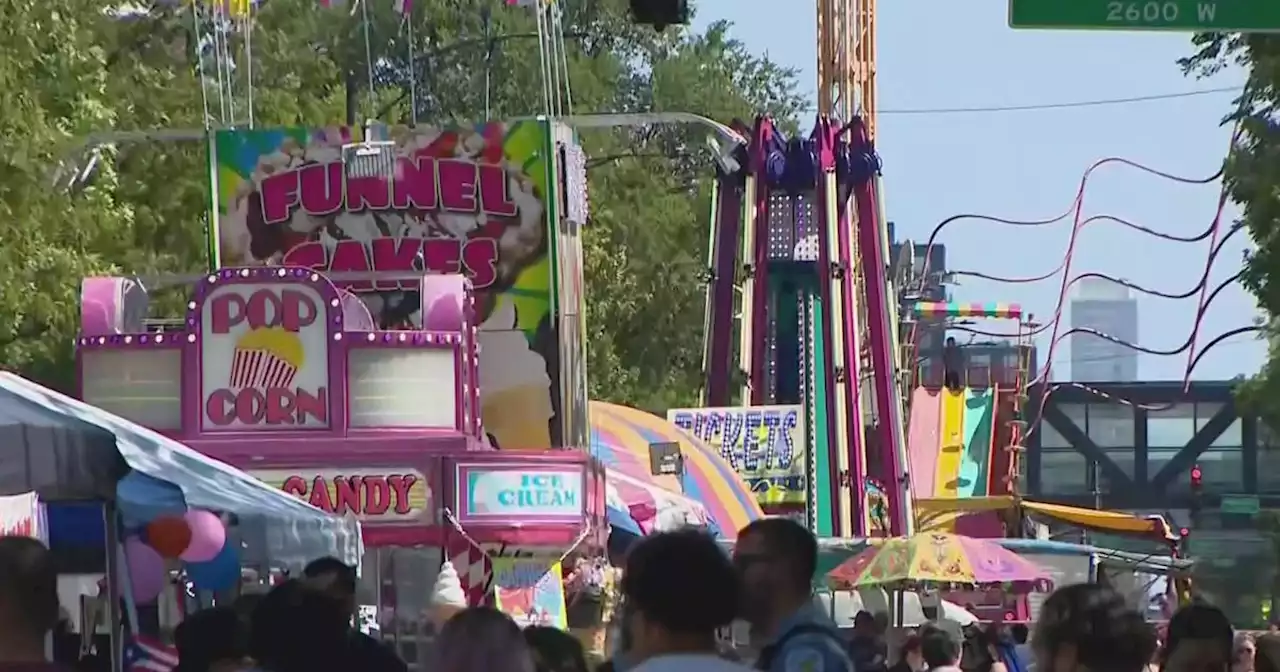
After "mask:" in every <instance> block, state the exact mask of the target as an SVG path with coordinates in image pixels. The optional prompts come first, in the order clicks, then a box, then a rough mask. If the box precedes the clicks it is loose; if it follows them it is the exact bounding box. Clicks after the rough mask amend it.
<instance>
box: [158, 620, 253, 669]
mask: <svg viewBox="0 0 1280 672" xmlns="http://www.w3.org/2000/svg"><path fill="white" fill-rule="evenodd" d="M173 642H174V645H175V646H176V647H177V648H178V657H179V658H180V659H181V662H180V663H179V664H178V667H177V668H176V672H188V671H196V670H201V671H208V672H234V671H238V670H248V669H250V668H251V667H252V665H251V664H250V660H249V628H248V621H247V620H246V619H244V618H242V617H241V615H240V614H239V613H238V612H237V611H236V610H235V609H234V608H232V607H213V608H210V609H202V610H200V611H197V612H196V613H194V614H191V615H190V616H187V618H186V620H184V621H183V622H182V623H180V624H178V627H177V629H176V630H174V632H173Z"/></svg>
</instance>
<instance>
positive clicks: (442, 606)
mask: <svg viewBox="0 0 1280 672" xmlns="http://www.w3.org/2000/svg"><path fill="white" fill-rule="evenodd" d="M466 608H467V594H466V592H465V591H463V590H462V579H461V578H459V577H458V570H457V569H455V568H454V566H453V563H452V562H448V561H446V562H445V563H444V564H442V565H440V573H439V574H437V575H436V585H435V587H433V588H432V589H431V620H432V622H433V623H434V624H435V626H436V628H437V629H439V628H441V627H443V626H444V622H445V621H447V620H449V619H450V618H452V617H453V615H454V614H456V613H458V612H460V611H462V610H463V609H466Z"/></svg>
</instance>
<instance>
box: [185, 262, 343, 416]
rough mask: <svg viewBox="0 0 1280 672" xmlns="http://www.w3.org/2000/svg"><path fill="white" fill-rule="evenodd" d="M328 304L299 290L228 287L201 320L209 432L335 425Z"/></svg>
mask: <svg viewBox="0 0 1280 672" xmlns="http://www.w3.org/2000/svg"><path fill="white" fill-rule="evenodd" d="M324 315H325V313H324V299H323V297H321V296H320V294H319V292H317V291H316V290H315V289H313V288H311V287H307V286H305V285H298V284H229V285H223V286H221V287H217V288H215V289H213V290H212V291H210V292H209V294H208V295H207V296H206V297H205V300H204V305H203V307H202V315H201V318H202V319H201V334H200V337H201V338H200V367H201V368H200V385H201V389H202V397H201V399H202V404H201V407H202V423H201V424H202V425H203V428H204V429H205V430H206V431H207V430H211V429H212V430H224V429H228V430H229V429H247V428H253V429H298V428H327V427H328V426H329V361H328V329H327V326H326V324H325V319H324Z"/></svg>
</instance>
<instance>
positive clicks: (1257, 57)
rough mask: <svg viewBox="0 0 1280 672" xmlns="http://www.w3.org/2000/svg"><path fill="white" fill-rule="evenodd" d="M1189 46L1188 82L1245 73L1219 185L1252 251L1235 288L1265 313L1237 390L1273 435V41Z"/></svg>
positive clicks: (1279, 286) (1276, 207)
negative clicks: (1254, 369)
mask: <svg viewBox="0 0 1280 672" xmlns="http://www.w3.org/2000/svg"><path fill="white" fill-rule="evenodd" d="M1192 43H1193V44H1194V45H1195V46H1196V47H1197V49H1198V51H1197V52H1196V53H1195V54H1194V55H1192V56H1190V57H1188V58H1185V59H1183V60H1181V61H1180V65H1181V66H1182V67H1183V70H1184V71H1185V72H1187V73H1188V74H1191V75H1195V76H1198V77H1211V76H1213V75H1215V74H1217V73H1218V72H1220V71H1222V70H1223V69H1224V68H1225V67H1227V66H1228V65H1231V64H1236V65H1241V66H1243V67H1244V68H1246V70H1247V72H1248V79H1247V82H1246V85H1245V87H1244V89H1243V91H1242V92H1241V94H1240V95H1239V96H1238V97H1237V98H1236V99H1235V101H1234V110H1230V111H1228V112H1227V114H1226V115H1225V117H1224V119H1223V123H1226V124H1232V125H1238V126H1237V137H1236V139H1235V142H1234V144H1233V146H1232V150H1231V152H1230V154H1229V155H1228V157H1227V160H1226V164H1225V166H1224V170H1225V172H1224V178H1223V179H1224V181H1225V185H1226V188H1227V194H1228V195H1229V197H1230V198H1231V201H1232V202H1234V203H1236V204H1237V205H1239V206H1240V207H1241V210H1242V213H1243V214H1242V217H1241V219H1240V224H1242V225H1243V226H1244V227H1245V228H1246V230H1247V232H1248V234H1249V237H1250V238H1251V239H1252V240H1253V243H1254V247H1253V249H1251V250H1249V251H1248V252H1247V253H1246V255H1245V259H1244V275H1243V276H1242V282H1243V284H1244V286H1245V288H1246V289H1248V290H1249V292H1250V293H1252V294H1253V295H1254V297H1255V298H1256V299H1257V300H1258V305H1259V307H1260V308H1262V310H1263V311H1264V314H1265V316H1266V320H1267V322H1268V323H1267V325H1266V329H1265V331H1264V335H1265V336H1266V337H1267V339H1268V342H1269V343H1270V347H1269V354H1268V358H1267V362H1266V363H1265V364H1264V365H1263V368H1262V370H1261V371H1259V372H1258V374H1257V375H1256V376H1254V377H1253V378H1252V379H1251V380H1249V381H1247V382H1246V383H1244V384H1243V385H1241V387H1240V399H1241V402H1242V404H1243V405H1244V406H1245V407H1247V408H1249V409H1250V410H1252V411H1253V412H1256V413H1257V414H1258V415H1259V417H1261V418H1262V419H1263V421H1264V422H1266V423H1267V424H1268V425H1269V426H1271V427H1280V340H1277V339H1278V337H1280V332H1277V330H1276V324H1275V322H1274V320H1275V318H1276V317H1277V316H1280V161H1278V160H1280V126H1277V124H1276V120H1275V113H1276V110H1277V109H1278V107H1280V38H1277V37H1275V36H1271V35H1242V34H1225V33H1205V34H1200V35H1196V36H1195V38H1194V39H1193V40H1192Z"/></svg>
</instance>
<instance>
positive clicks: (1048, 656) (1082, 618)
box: [1031, 583, 1231, 672]
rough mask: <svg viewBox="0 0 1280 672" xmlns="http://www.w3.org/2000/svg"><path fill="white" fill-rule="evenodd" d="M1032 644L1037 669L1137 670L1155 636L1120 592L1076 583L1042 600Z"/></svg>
mask: <svg viewBox="0 0 1280 672" xmlns="http://www.w3.org/2000/svg"><path fill="white" fill-rule="evenodd" d="M1031 646H1032V648H1033V649H1034V652H1035V659H1036V669H1037V670H1038V672H1076V671H1077V670H1082V669H1083V670H1090V671H1092V672H1140V671H1141V670H1142V669H1143V668H1145V667H1146V665H1147V663H1148V661H1150V660H1151V655H1152V653H1154V652H1155V647H1156V638H1155V631H1154V630H1152V628H1151V626H1150V625H1148V624H1147V622H1146V621H1145V620H1144V619H1143V618H1142V615H1141V614H1139V613H1138V612H1137V611H1135V610H1134V609H1132V608H1130V607H1129V605H1128V603H1127V602H1126V601H1125V599H1124V597H1123V596H1122V595H1120V594H1119V593H1117V592H1116V591H1114V590H1112V589H1111V588H1108V587H1106V586H1103V585H1100V584H1097V583H1078V584H1075V585H1070V586H1065V587H1063V588H1059V589H1058V590H1056V591H1054V593H1053V594H1052V595H1050V596H1049V597H1048V599H1046V600H1045V601H1044V604H1043V605H1041V607H1040V617H1039V619H1038V620H1037V621H1036V635H1035V637H1033V638H1031ZM1226 648H1227V650H1228V651H1229V650H1230V648H1231V639H1230V635H1228V637H1227V646H1226Z"/></svg>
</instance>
